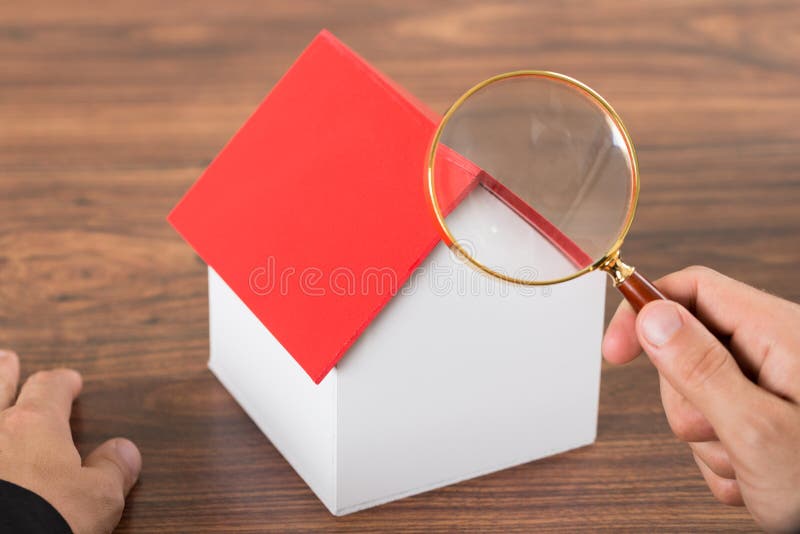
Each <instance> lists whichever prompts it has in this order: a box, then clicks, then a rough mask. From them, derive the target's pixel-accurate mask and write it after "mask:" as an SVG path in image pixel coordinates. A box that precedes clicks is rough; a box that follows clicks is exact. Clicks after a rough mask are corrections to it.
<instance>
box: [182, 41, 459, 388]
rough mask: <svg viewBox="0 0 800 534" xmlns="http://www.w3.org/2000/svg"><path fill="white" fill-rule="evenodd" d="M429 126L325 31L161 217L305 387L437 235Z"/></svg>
mask: <svg viewBox="0 0 800 534" xmlns="http://www.w3.org/2000/svg"><path fill="white" fill-rule="evenodd" d="M437 121H438V118H437V117H436V115H435V114H433V113H432V112H431V111H429V110H428V109H426V108H424V107H423V106H422V105H421V104H420V103H418V102H416V101H415V100H414V99H413V98H412V97H410V96H409V95H408V94H406V93H405V92H403V91H402V90H401V89H400V88H399V87H398V86H396V85H395V84H394V83H392V82H391V81H390V80H389V79H388V78H386V77H384V76H383V75H382V74H380V73H379V72H377V71H376V70H375V69H373V68H372V67H371V66H370V65H369V64H367V63H366V62H365V61H364V60H363V59H361V58H360V57H358V56H357V55H356V54H355V53H354V52H352V51H351V50H350V49H348V48H347V47H345V46H344V45H343V44H342V43H340V42H339V41H338V40H336V38H335V37H333V35H331V34H330V33H328V32H326V31H323V32H322V33H320V34H319V35H318V36H317V37H316V38H315V39H314V41H313V42H312V43H311V44H310V45H309V46H308V48H307V49H306V50H305V51H304V52H303V54H302V55H301V56H300V58H299V59H298V60H297V61H296V62H295V64H294V65H293V66H292V67H291V68H290V69H289V71H288V72H287V73H286V74H285V75H284V76H283V78H282V79H281V80H280V81H279V82H278V84H277V85H276V86H275V87H274V88H273V90H272V91H271V92H270V93H269V95H268V96H267V97H266V98H265V99H264V101H263V102H262V103H261V105H259V107H258V109H256V111H255V113H254V114H253V115H252V116H251V117H250V119H248V121H247V122H246V123H245V124H244V126H243V127H242V128H241V129H240V130H239V132H237V133H236V135H235V136H234V137H233V139H231V141H230V142H229V143H228V145H227V146H226V147H225V148H224V149H223V150H222V152H221V153H220V154H219V155H218V156H217V158H216V159H215V160H214V161H213V162H212V163H211V165H209V167H208V169H206V171H205V172H204V173H203V175H202V176H201V177H200V179H199V180H198V181H197V182H196V183H195V184H194V186H193V187H192V188H191V189H190V190H189V191H188V192H187V193H186V195H185V196H184V198H183V199H182V200H181V201H180V202H179V203H178V205H177V206H176V207H175V209H174V210H173V211H172V213H170V215H169V221H170V222H171V223H172V225H173V226H174V227H175V228H176V229H177V230H178V232H180V233H181V235H182V236H183V237H184V238H185V239H186V241H187V242H189V244H191V245H192V247H194V249H195V250H196V251H197V253H198V254H199V255H200V256H201V257H202V258H203V259H204V260H205V261H206V263H208V265H210V266H211V267H212V268H213V269H214V270H215V271H216V272H217V273H218V274H219V275H220V276H221V277H222V278H223V280H225V282H226V283H227V284H228V286H230V287H231V289H232V290H233V291H234V292H235V293H236V294H237V295H238V296H239V298H240V299H241V300H242V301H243V302H244V303H245V304H246V305H247V306H248V307H249V308H250V310H251V311H252V312H253V313H254V314H255V315H256V316H257V317H258V318H259V319H260V320H261V322H262V323H263V324H264V325H265V326H266V327H267V328H268V329H269V331H270V332H271V333H272V334H273V335H274V336H275V337H276V338H277V339H278V341H279V342H280V343H281V344H282V345H283V346H284V348H286V350H287V351H288V352H289V353H290V354H291V355H292V356H293V357H294V358H295V360H297V362H298V363H299V364H300V365H301V366H302V367H303V369H305V371H306V372H307V373H308V374H309V376H310V377H311V378H312V379H313V380H314V381H315V382H317V383H319V382H320V381H321V380H322V379H323V378H324V377H325V375H326V374H327V373H328V372H329V371H330V369H331V368H332V367H333V366H335V365H336V363H337V362H338V361H339V359H340V358H342V356H343V355H344V354H345V352H346V351H347V349H348V348H349V347H350V345H352V344H353V342H354V341H355V340H356V339H357V338H358V336H359V335H360V334H361V333H362V332H363V331H364V329H366V328H367V326H368V325H369V323H370V321H372V319H373V318H374V317H375V316H376V315H377V314H378V312H379V311H380V310H381V309H382V308H383V307H384V306H385V305H386V303H387V302H388V301H389V300H390V299H391V298H392V297H393V295H394V294H395V293H396V292H397V291H398V290H399V289H400V287H402V284H403V283H404V282H405V281H406V279H407V278H408V277H409V275H410V274H411V273H412V272H413V270H414V269H415V268H416V267H417V266H418V265H419V264H420V262H421V261H422V260H423V259H424V258H425V257H426V256H427V255H428V253H429V252H430V251H431V250H432V248H433V247H434V246H435V245H436V243H437V242H438V241H439V234H438V231H437V229H436V226H435V225H434V222H433V218H432V215H431V214H430V210H429V208H428V206H427V204H426V198H425V193H424V179H423V174H424V167H425V156H426V152H427V148H428V143H429V142H430V139H431V136H432V134H433V131H434V130H435V126H436V122H437ZM464 169H468V170H464ZM447 172H455V173H461V174H463V176H464V183H465V184H467V183H469V182H471V181H472V179H473V178H474V175H475V169H470V168H469V165H464V166H463V168H459V167H458V166H450V167H449V168H448V169H447Z"/></svg>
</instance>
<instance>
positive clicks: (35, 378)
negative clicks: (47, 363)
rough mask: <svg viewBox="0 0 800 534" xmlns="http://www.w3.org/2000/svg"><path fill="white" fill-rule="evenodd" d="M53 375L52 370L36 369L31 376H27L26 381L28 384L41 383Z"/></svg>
mask: <svg viewBox="0 0 800 534" xmlns="http://www.w3.org/2000/svg"><path fill="white" fill-rule="evenodd" d="M52 377H53V371H52V370H46V371H36V372H35V373H33V374H32V375H31V376H29V377H28V380H27V383H28V384H42V383H45V382H47V381H49V380H50V379H51V378H52Z"/></svg>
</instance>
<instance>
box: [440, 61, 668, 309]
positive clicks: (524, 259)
mask: <svg viewBox="0 0 800 534" xmlns="http://www.w3.org/2000/svg"><path fill="white" fill-rule="evenodd" d="M443 158H444V159H450V160H452V161H453V162H455V163H456V164H458V165H462V166H464V165H470V166H475V167H476V169H475V172H474V174H473V175H474V176H476V178H475V180H474V181H473V182H472V183H464V182H463V175H460V174H451V173H447V172H445V171H443V172H437V162H441V161H442V159H443ZM427 179H428V184H427V185H428V187H427V191H428V194H429V197H430V202H431V206H432V207H433V212H434V215H435V217H436V221H437V223H438V225H439V228H440V230H441V234H442V237H443V239H444V241H445V242H446V243H447V244H448V246H450V247H452V248H453V249H455V250H456V251H457V253H458V254H459V256H461V257H463V258H464V259H465V260H467V261H468V262H469V263H471V264H472V265H473V266H475V267H477V268H478V269H480V270H481V271H483V272H485V273H487V274H489V275H491V276H494V277H496V278H499V279H502V280H505V281H508V282H513V283H517V284H523V285H551V284H556V283H559V282H565V281H567V280H571V279H573V278H575V277H577V276H580V275H582V274H585V273H588V272H590V271H593V270H596V269H602V270H604V271H606V272H607V273H608V274H609V275H611V278H612V280H613V283H614V285H615V286H616V287H617V288H619V290H620V291H621V292H622V294H623V295H624V296H625V298H626V299H627V300H628V301H629V302H630V303H631V305H632V306H633V307H634V308H635V309H636V310H637V311H638V310H640V309H641V308H642V307H643V306H644V305H645V304H646V303H647V302H650V301H652V300H656V299H664V298H665V297H664V295H663V294H661V293H660V292H659V291H658V289H656V288H655V287H654V286H653V284H651V283H650V282H649V281H648V280H647V279H646V278H645V277H644V276H642V275H641V274H639V273H638V272H637V271H636V270H635V269H634V268H633V267H631V266H629V265H626V264H625V263H623V262H622V261H621V260H620V256H619V249H620V246H621V245H622V241H623V239H624V237H625V235H626V233H627V232H628V229H629V228H630V226H631V223H632V221H633V215H634V211H635V209H636V201H637V198H638V193H639V167H638V163H637V160H636V153H635V150H634V148H633V143H632V142H631V139H630V136H629V135H628V132H627V130H626V129H625V126H624V125H623V124H622V120H621V119H620V118H619V115H617V113H616V112H615V111H614V110H613V109H612V107H611V106H610V105H609V104H608V102H606V101H605V100H604V99H603V97H601V96H600V95H599V94H597V93H596V92H595V91H593V90H592V89H590V88H589V87H587V86H586V85H584V84H582V83H581V82H579V81H577V80H574V79H572V78H569V77H567V76H564V75H561V74H556V73H552V72H545V71H517V72H511V73H507V74H501V75H498V76H495V77H493V78H490V79H488V80H486V81H484V82H482V83H480V84H478V85H476V86H475V87H473V88H472V89H470V90H469V91H467V92H466V93H465V94H464V95H463V96H462V97H461V98H459V99H458V100H457V101H456V102H455V104H453V106H451V107H450V109H449V110H448V111H447V113H445V115H444V117H443V119H442V121H441V123H440V124H439V128H438V129H437V131H436V134H435V136H434V139H433V142H432V144H431V148H430V152H429V157H428V174H427ZM454 199H456V200H457V202H454ZM451 211H452V212H451Z"/></svg>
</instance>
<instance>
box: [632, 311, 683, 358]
mask: <svg viewBox="0 0 800 534" xmlns="http://www.w3.org/2000/svg"><path fill="white" fill-rule="evenodd" d="M681 326H683V319H681V315H680V313H678V309H677V306H676V305H675V304H673V303H670V302H657V303H655V304H651V305H650V306H649V307H648V309H646V310H645V312H644V317H643V318H642V333H643V334H644V337H645V339H647V341H649V342H650V343H651V344H652V345H654V346H656V347H660V346H661V345H663V344H665V343H667V342H668V341H669V340H670V339H672V338H673V336H675V333H676V332H677V331H678V330H680V329H681Z"/></svg>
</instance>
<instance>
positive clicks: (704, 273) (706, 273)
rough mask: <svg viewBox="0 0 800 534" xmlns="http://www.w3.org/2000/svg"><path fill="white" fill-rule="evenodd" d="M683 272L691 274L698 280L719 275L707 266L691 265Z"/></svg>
mask: <svg viewBox="0 0 800 534" xmlns="http://www.w3.org/2000/svg"><path fill="white" fill-rule="evenodd" d="M683 272H684V273H688V274H691V275H693V276H694V277H696V278H708V277H711V276H714V275H716V274H717V271H715V270H714V269H711V268H709V267H706V266H705V265H690V266H689V267H686V268H684V269H683Z"/></svg>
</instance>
